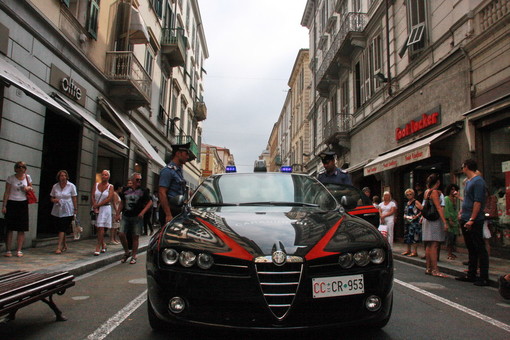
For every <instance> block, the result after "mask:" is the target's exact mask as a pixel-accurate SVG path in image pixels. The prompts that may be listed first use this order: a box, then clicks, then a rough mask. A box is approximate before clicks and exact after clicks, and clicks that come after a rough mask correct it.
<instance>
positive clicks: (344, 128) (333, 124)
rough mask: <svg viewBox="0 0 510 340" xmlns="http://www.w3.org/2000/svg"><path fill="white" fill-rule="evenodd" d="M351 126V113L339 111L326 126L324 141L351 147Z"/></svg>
mask: <svg viewBox="0 0 510 340" xmlns="http://www.w3.org/2000/svg"><path fill="white" fill-rule="evenodd" d="M350 127H351V115H349V114H347V113H342V112H341V113H337V114H336V115H335V116H334V117H333V119H331V120H330V121H329V122H328V123H326V125H325V127H324V143H325V144H340V145H342V146H344V147H347V148H349V130H350Z"/></svg>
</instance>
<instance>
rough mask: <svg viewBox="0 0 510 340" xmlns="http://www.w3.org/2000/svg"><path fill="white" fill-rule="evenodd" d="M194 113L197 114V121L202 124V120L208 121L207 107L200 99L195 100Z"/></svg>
mask: <svg viewBox="0 0 510 340" xmlns="http://www.w3.org/2000/svg"><path fill="white" fill-rule="evenodd" d="M194 112H195V119H196V120H197V121H199V122H200V121H202V120H206V119H207V106H206V105H205V103H204V102H203V101H202V100H200V99H197V100H195V104H194Z"/></svg>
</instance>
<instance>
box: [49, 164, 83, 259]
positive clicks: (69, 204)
mask: <svg viewBox="0 0 510 340" xmlns="http://www.w3.org/2000/svg"><path fill="white" fill-rule="evenodd" d="M57 181H58V183H55V184H54V185H53V188H52V189H51V193H50V196H51V202H53V209H51V215H52V216H53V220H54V225H55V229H56V230H57V233H58V246H57V250H56V251H55V254H62V252H64V251H66V250H67V243H66V232H67V231H68V230H69V228H70V227H71V222H72V221H73V218H74V215H76V212H77V211H78V203H77V200H76V197H77V196H78V192H77V191H76V186H75V185H74V184H73V183H71V182H69V174H68V173H67V171H66V170H60V171H59V172H57Z"/></svg>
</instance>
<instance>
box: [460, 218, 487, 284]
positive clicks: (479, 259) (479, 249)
mask: <svg viewBox="0 0 510 340" xmlns="http://www.w3.org/2000/svg"><path fill="white" fill-rule="evenodd" d="M466 222H467V221H460V226H461V229H462V235H463V236H464V242H465V243H466V247H467V249H468V253H469V267H468V274H467V276H468V277H476V269H477V267H478V264H480V279H486V280H487V279H488V278H489V253H487V249H486V248H485V241H484V239H483V221H475V222H474V223H473V225H472V226H471V230H467V229H466V228H465V226H464V225H465V224H466Z"/></svg>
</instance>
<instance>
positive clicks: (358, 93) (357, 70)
mask: <svg viewBox="0 0 510 340" xmlns="http://www.w3.org/2000/svg"><path fill="white" fill-rule="evenodd" d="M354 86H355V90H356V92H355V94H356V109H357V108H359V107H361V103H362V101H361V66H360V63H359V61H358V62H357V63H356V65H355V67H354Z"/></svg>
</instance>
